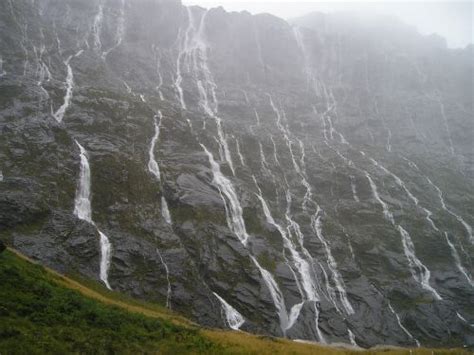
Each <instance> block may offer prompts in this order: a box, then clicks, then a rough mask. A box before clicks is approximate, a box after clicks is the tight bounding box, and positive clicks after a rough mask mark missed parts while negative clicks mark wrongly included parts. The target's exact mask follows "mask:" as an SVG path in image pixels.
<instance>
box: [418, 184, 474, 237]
mask: <svg viewBox="0 0 474 355" xmlns="http://www.w3.org/2000/svg"><path fill="white" fill-rule="evenodd" d="M425 178H426V180H427V181H428V183H429V184H430V185H431V186H433V187H434V188H435V190H436V191H437V192H438V197H439V201H440V203H441V207H442V208H443V210H445V211H446V212H448V213H449V214H450V215H451V216H453V217H454V218H456V219H457V220H458V221H459V223H461V224H462V226H463V227H464V229H465V230H466V232H467V235H468V237H469V241H470V242H471V243H472V244H474V237H473V235H472V228H471V226H470V225H469V224H467V222H466V221H465V220H464V219H463V218H462V217H461V216H459V215H458V214H456V213H454V212H453V211H452V210H451V209H449V208H448V206H446V202H445V201H444V197H443V192H442V191H441V189H440V188H439V187H438V186H437V185H435V184H434V183H433V182H432V181H431V179H430V178H428V177H426V176H425Z"/></svg>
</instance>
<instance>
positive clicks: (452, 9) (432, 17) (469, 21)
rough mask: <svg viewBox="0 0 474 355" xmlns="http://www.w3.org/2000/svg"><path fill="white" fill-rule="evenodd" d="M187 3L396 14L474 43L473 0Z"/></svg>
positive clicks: (458, 41)
mask: <svg viewBox="0 0 474 355" xmlns="http://www.w3.org/2000/svg"><path fill="white" fill-rule="evenodd" d="M182 2H183V4H184V5H199V6H202V7H204V8H211V7H217V6H222V7H224V9H226V10H227V11H242V10H247V11H249V12H250V13H252V14H257V13H262V12H267V13H270V14H273V15H275V16H278V17H281V18H284V19H291V18H295V17H298V16H302V15H305V14H307V13H310V12H313V11H320V12H325V13H330V12H336V11H354V12H356V13H360V14H365V15H367V14H368V15H375V16H377V15H393V16H397V17H399V18H400V19H401V20H403V21H404V22H406V23H408V24H410V25H413V26H415V27H416V28H417V29H418V31H419V32H420V33H423V34H427V35H428V34H432V33H436V34H438V35H440V36H442V37H444V38H446V40H447V44H448V46H449V47H451V48H463V47H465V46H466V45H468V44H469V43H473V37H474V26H473V18H474V1H473V0H464V1H457V0H434V1H433V0H432V1H416V0H415V1H406V0H405V1H401V0H398V1H397V0H378V1H375V0H372V1H370V0H369V1H360V0H345V1H337V0H336V1H327V0H326V1H315V0H296V1H291V0H254V1H238V0H237V1H236V0H182Z"/></svg>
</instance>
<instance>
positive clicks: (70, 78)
mask: <svg viewBox="0 0 474 355" xmlns="http://www.w3.org/2000/svg"><path fill="white" fill-rule="evenodd" d="M82 52H83V50H82V49H81V50H80V51H79V52H77V53H76V54H75V55H71V56H69V57H68V58H67V59H66V61H65V62H64V65H66V68H67V76H66V95H65V96H64V103H63V104H62V105H61V107H59V109H58V110H57V111H56V112H54V113H53V117H54V118H55V119H56V121H58V122H59V123H61V121H62V120H63V118H64V114H65V113H66V110H67V109H68V108H69V105H70V104H71V99H72V92H73V89H74V73H73V71H72V67H71V63H70V62H71V59H73V58H76V57H79V56H80V55H81V54H82Z"/></svg>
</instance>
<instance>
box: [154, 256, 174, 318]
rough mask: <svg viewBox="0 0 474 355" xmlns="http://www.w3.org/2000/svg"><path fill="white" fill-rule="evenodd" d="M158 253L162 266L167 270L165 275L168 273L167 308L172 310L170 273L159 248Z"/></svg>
mask: <svg viewBox="0 0 474 355" xmlns="http://www.w3.org/2000/svg"><path fill="white" fill-rule="evenodd" d="M156 253H157V254H158V256H159V257H160V261H161V264H163V267H164V268H165V273H166V282H167V283H168V289H167V291H166V308H169V309H171V282H170V272H169V269H168V265H167V264H166V263H165V260H164V259H163V256H162V255H161V253H160V250H159V249H158V248H157V249H156Z"/></svg>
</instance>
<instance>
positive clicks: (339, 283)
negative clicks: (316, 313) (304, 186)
mask: <svg viewBox="0 0 474 355" xmlns="http://www.w3.org/2000/svg"><path fill="white" fill-rule="evenodd" d="M311 225H312V226H313V228H314V230H315V231H316V235H317V237H318V239H319V240H320V242H321V243H322V244H323V246H324V249H325V251H326V255H327V258H328V263H327V264H328V267H329V270H331V273H332V275H333V277H334V283H335V285H336V289H337V291H338V294H339V298H340V301H341V304H342V306H343V307H344V310H345V311H346V313H348V314H354V309H353V308H352V305H351V303H350V302H349V299H348V298H347V292H346V289H345V287H344V280H343V279H342V276H341V275H340V274H339V271H338V270H337V263H336V259H334V257H333V255H332V252H331V249H330V248H329V244H328V242H327V241H326V239H325V238H324V236H323V233H322V228H321V216H319V215H318V216H317V217H316V216H315V217H314V218H313V219H312V221H311Z"/></svg>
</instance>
